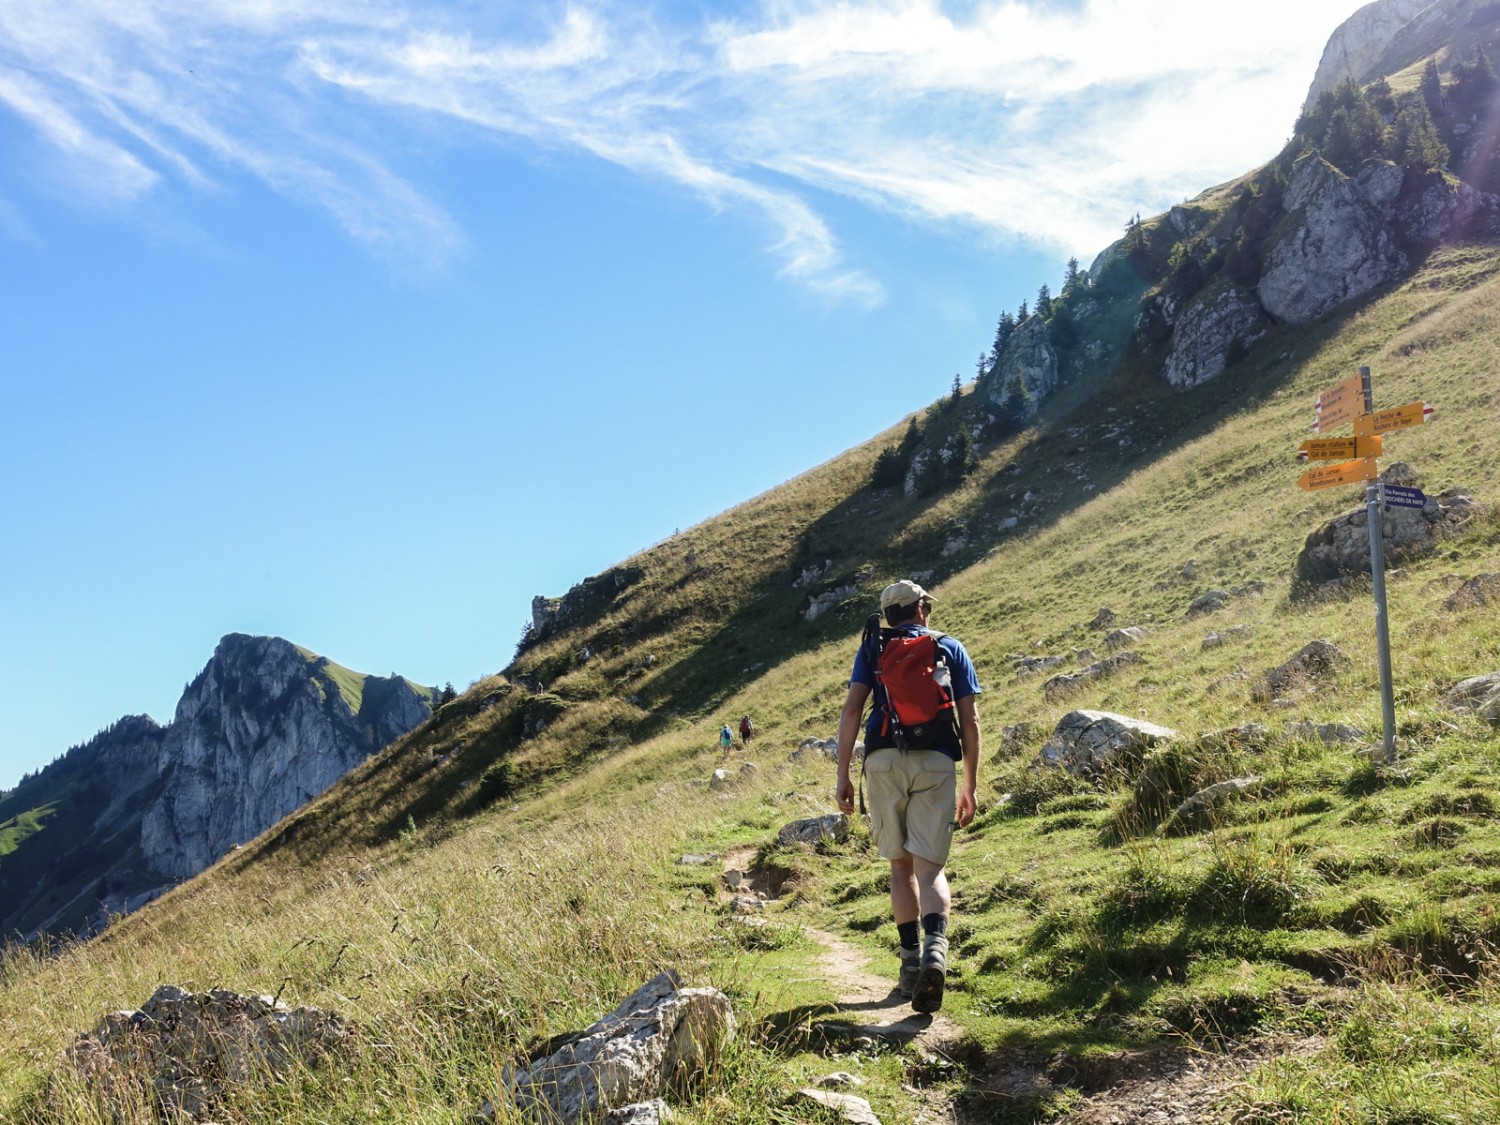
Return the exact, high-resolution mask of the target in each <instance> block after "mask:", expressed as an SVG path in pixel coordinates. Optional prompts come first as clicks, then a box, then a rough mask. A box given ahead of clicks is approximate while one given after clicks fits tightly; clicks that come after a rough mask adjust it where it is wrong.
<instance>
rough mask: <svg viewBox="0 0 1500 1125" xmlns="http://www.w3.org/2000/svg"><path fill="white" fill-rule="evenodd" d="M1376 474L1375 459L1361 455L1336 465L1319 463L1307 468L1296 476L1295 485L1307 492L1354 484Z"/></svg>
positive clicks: (1373, 477)
mask: <svg viewBox="0 0 1500 1125" xmlns="http://www.w3.org/2000/svg"><path fill="white" fill-rule="evenodd" d="M1377 475H1378V471H1377V468H1376V465H1375V461H1374V459H1373V458H1370V457H1362V458H1360V459H1359V460H1357V461H1340V462H1339V463H1338V464H1337V465H1321V466H1319V467H1318V468H1316V469H1308V470H1307V472H1305V473H1303V474H1302V475H1301V476H1300V477H1298V478H1297V486H1298V487H1299V488H1305V489H1306V490H1307V491H1308V492H1315V491H1317V490H1318V489H1320V488H1332V487H1333V486H1334V485H1336V484H1354V483H1355V482H1356V481H1362V480H1374V479H1375V477H1376V476H1377Z"/></svg>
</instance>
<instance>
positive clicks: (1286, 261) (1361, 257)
mask: <svg viewBox="0 0 1500 1125" xmlns="http://www.w3.org/2000/svg"><path fill="white" fill-rule="evenodd" d="M1403 178H1404V173H1403V172H1402V170H1401V169H1400V168H1399V167H1397V166H1396V165H1394V164H1391V163H1388V162H1386V161H1382V160H1372V161H1369V162H1367V163H1366V164H1365V165H1364V166H1363V167H1362V168H1361V169H1360V170H1359V172H1358V174H1357V175H1355V176H1346V175H1345V174H1344V173H1343V172H1340V171H1339V170H1338V169H1337V168H1335V167H1334V166H1333V165H1332V164H1329V163H1328V162H1327V161H1326V160H1324V159H1323V158H1322V157H1321V156H1319V155H1318V154H1317V153H1315V152H1314V153H1310V154H1308V155H1307V156H1304V157H1303V158H1302V159H1301V160H1299V161H1298V162H1297V164H1296V165H1295V167H1294V168H1293V170H1292V176H1291V180H1290V182H1289V183H1288V184H1287V195H1286V208H1287V211H1288V213H1290V214H1293V215H1295V216H1296V220H1295V221H1294V222H1292V223H1291V226H1290V229H1289V230H1288V231H1287V232H1286V233H1285V234H1284V235H1283V236H1282V237H1281V238H1280V239H1279V240H1277V242H1276V243H1275V244H1274V245H1273V246H1272V247H1271V250H1270V253H1269V254H1268V255H1267V258H1266V269H1265V272H1264V274H1263V275H1262V276H1261V279H1260V285H1259V294H1260V303H1261V304H1262V305H1264V306H1265V308H1266V310H1267V311H1268V312H1270V313H1271V315H1272V316H1274V317H1276V318H1277V319H1278V320H1282V321H1287V322H1290V323H1292V324H1302V323H1305V322H1306V321H1309V320H1312V319H1314V318H1315V317H1318V316H1321V315H1322V314H1323V313H1325V312H1327V311H1328V310H1329V309H1331V308H1333V307H1334V306H1335V305H1338V304H1341V303H1342V302H1344V301H1348V300H1350V299H1352V298H1354V297H1358V296H1360V295H1362V294H1364V293H1368V292H1369V291H1370V290H1371V289H1374V288H1375V287H1376V286H1377V285H1382V284H1384V283H1385V282H1387V281H1390V280H1392V279H1393V278H1396V277H1399V276H1400V275H1401V274H1402V273H1403V272H1405V270H1406V268H1407V265H1408V260H1407V257H1406V254H1405V252H1404V251H1403V250H1402V249H1401V247H1400V245H1399V244H1398V242H1397V240H1396V236H1395V233H1394V231H1393V229H1392V217H1393V214H1392V213H1393V210H1394V206H1395V202H1396V197H1397V196H1398V195H1399V194H1400V191H1401V183H1402V180H1403Z"/></svg>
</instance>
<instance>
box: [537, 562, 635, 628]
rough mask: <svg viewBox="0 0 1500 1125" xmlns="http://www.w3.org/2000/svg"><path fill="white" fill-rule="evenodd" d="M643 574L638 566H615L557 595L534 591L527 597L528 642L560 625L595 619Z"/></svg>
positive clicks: (571, 624) (560, 626)
mask: <svg viewBox="0 0 1500 1125" xmlns="http://www.w3.org/2000/svg"><path fill="white" fill-rule="evenodd" d="M645 574H646V572H645V571H644V570H642V569H641V568H640V567H638V566H616V567H611V568H610V569H609V570H606V571H605V572H604V573H603V574H596V575H594V576H593V577H591V578H585V579H584V580H583V581H582V582H580V583H578V585H576V586H574V587H573V588H572V589H571V590H569V591H568V592H567V593H566V594H564V595H563V596H562V597H560V598H549V597H546V596H545V595H542V594H538V595H537V596H536V597H534V598H532V599H531V629H530V631H529V634H528V637H527V641H528V643H534V642H536V641H540V640H545V639H546V638H547V637H550V636H552V635H553V634H554V633H556V632H558V631H559V630H561V629H565V628H569V627H572V626H576V625H580V624H585V623H587V622H589V621H593V620H597V619H598V618H599V617H601V616H603V615H604V613H605V612H606V610H608V608H609V606H610V605H611V604H613V602H614V600H615V599H616V598H617V597H619V595H620V594H622V593H624V592H625V591H626V590H628V589H630V587H632V586H634V585H635V584H636V583H637V582H639V581H640V580H641V579H642V578H644V577H645Z"/></svg>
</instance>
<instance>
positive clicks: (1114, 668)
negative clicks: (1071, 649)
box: [1042, 652, 1142, 702]
mask: <svg viewBox="0 0 1500 1125" xmlns="http://www.w3.org/2000/svg"><path fill="white" fill-rule="evenodd" d="M1141 662H1142V661H1141V655H1140V653H1137V652H1117V653H1115V654H1114V655H1112V656H1106V657H1105V658H1104V659H1103V660H1096V661H1095V662H1094V663H1092V664H1090V665H1088V667H1086V668H1080V669H1079V670H1078V671H1076V672H1064V673H1062V675H1059V676H1053V677H1052V678H1051V679H1050V680H1048V681H1046V682H1045V683H1044V684H1042V695H1043V696H1045V697H1046V698H1047V700H1048V701H1049V702H1050V701H1054V700H1058V699H1062V698H1063V697H1064V696H1068V695H1071V694H1072V693H1073V692H1075V691H1080V690H1082V689H1083V688H1085V687H1087V686H1088V685H1089V684H1091V683H1093V682H1094V681H1095V680H1102V679H1105V678H1106V677H1108V676H1113V675H1114V674H1115V673H1116V672H1118V671H1119V670H1120V669H1122V668H1127V667H1129V666H1130V665H1132V664H1140V663H1141Z"/></svg>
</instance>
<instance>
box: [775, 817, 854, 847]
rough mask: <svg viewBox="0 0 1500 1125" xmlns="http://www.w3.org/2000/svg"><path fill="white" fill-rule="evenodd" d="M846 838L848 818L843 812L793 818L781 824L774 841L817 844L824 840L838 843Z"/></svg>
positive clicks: (847, 836) (847, 835)
mask: <svg viewBox="0 0 1500 1125" xmlns="http://www.w3.org/2000/svg"><path fill="white" fill-rule="evenodd" d="M848 838H849V818H848V817H847V816H845V815H844V814H843V813H829V814H828V815H827V816H810V817H807V818H805V819H803V820H794V821H792V822H791V823H790V824H787V825H783V826H782V829H781V831H780V832H778V833H777V834H776V842H777V843H779V844H819V843H822V842H823V841H824V840H829V841H831V842H833V843H839V842H840V841H843V840H847V839H848Z"/></svg>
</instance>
